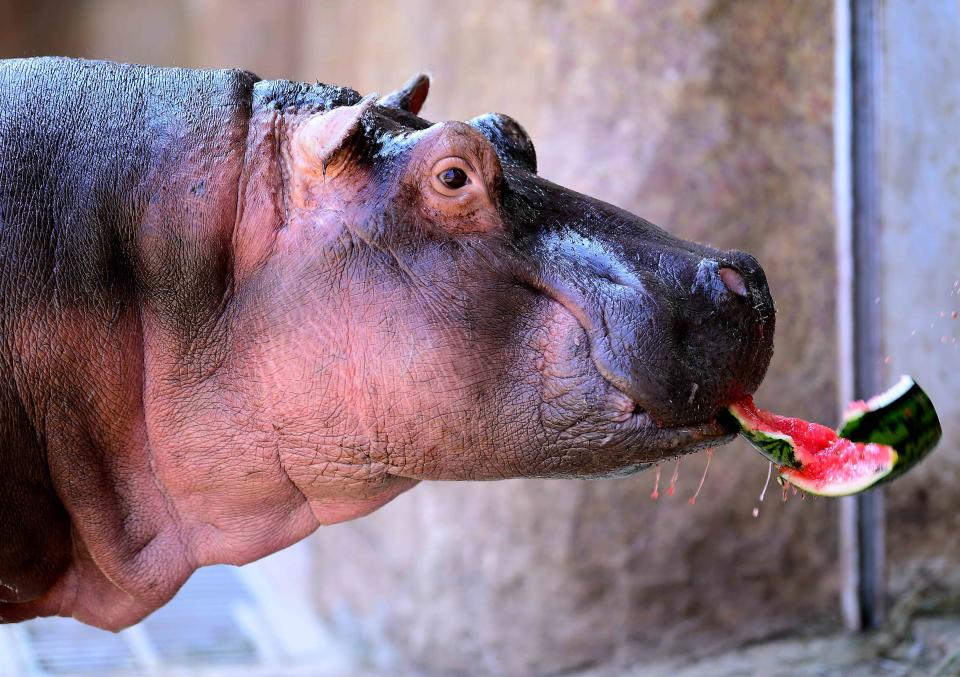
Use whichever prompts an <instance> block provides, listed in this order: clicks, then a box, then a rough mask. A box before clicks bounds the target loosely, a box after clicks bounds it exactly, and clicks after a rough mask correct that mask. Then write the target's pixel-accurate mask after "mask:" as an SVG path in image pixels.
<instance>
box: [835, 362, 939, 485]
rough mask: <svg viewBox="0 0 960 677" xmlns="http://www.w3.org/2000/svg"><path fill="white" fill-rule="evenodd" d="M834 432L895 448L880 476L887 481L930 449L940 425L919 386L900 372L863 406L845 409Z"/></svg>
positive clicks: (930, 404) (899, 474)
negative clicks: (891, 461) (893, 460)
mask: <svg viewBox="0 0 960 677" xmlns="http://www.w3.org/2000/svg"><path fill="white" fill-rule="evenodd" d="M837 434H838V435H839V436H840V437H844V438H846V439H848V440H851V441H852V442H873V443H875V444H885V445H887V446H890V447H893V448H894V449H896V451H897V459H898V460H897V463H896V465H895V466H894V468H893V470H892V471H891V472H890V473H889V474H887V475H886V476H884V477H883V480H882V481H883V482H889V481H890V480H893V479H896V478H897V477H900V476H901V475H903V474H904V473H905V472H907V471H908V470H910V468H912V467H914V466H915V465H916V464H917V463H919V462H920V461H921V460H922V459H923V458H925V457H926V456H927V454H929V453H930V452H931V451H933V449H934V448H935V447H936V446H937V443H938V442H939V441H940V438H941V437H942V436H943V429H942V427H941V426H940V418H939V417H938V416H937V410H936V409H935V408H934V406H933V402H931V401H930V397H929V396H928V395H927V394H926V393H925V392H924V390H923V388H921V387H920V386H919V385H917V383H916V382H915V381H914V380H913V379H912V378H910V377H909V376H901V377H900V380H899V381H898V382H897V383H896V385H894V386H893V387H892V388H890V389H889V390H887V391H885V392H883V393H881V394H879V395H877V396H876V397H872V398H870V400H868V401H867V403H866V409H865V410H864V409H862V408H861V409H859V410H852V411H850V412H848V413H847V414H846V416H844V420H843V422H842V423H841V424H840V427H839V428H838V430H837Z"/></svg>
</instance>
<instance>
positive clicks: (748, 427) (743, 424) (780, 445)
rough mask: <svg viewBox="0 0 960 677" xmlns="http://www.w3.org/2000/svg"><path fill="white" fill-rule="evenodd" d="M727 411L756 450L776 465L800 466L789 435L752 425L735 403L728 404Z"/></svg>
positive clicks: (794, 446)
mask: <svg viewBox="0 0 960 677" xmlns="http://www.w3.org/2000/svg"><path fill="white" fill-rule="evenodd" d="M727 411H728V412H729V413H730V414H731V416H732V418H733V419H734V420H735V422H736V424H737V426H738V427H739V429H740V434H741V435H742V436H743V437H745V438H746V439H747V440H748V441H749V442H750V444H752V445H753V447H754V448H755V449H756V450H757V451H759V452H760V453H761V454H763V456H765V457H766V458H767V459H769V460H770V461H772V462H773V463H775V464H776V465H778V466H784V467H787V468H799V467H800V461H798V460H797V457H796V455H795V454H794V449H795V448H796V446H797V444H796V442H795V441H794V439H793V438H792V437H791V436H790V435H787V434H786V433H780V432H776V431H775V430H762V429H759V428H755V427H753V426H754V423H753V421H752V420H751V419H750V417H748V416H747V414H746V413H745V412H744V411H743V410H742V409H741V408H740V407H739V406H738V405H736V404H732V405H730V407H729V408H728V409H727Z"/></svg>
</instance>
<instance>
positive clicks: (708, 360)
mask: <svg viewBox="0 0 960 677" xmlns="http://www.w3.org/2000/svg"><path fill="white" fill-rule="evenodd" d="M429 85H430V81H429V78H428V77H427V76H425V75H417V76H415V77H413V78H412V79H411V80H410V81H409V82H408V83H406V84H405V85H403V86H402V87H401V88H400V89H398V90H397V91H395V92H393V93H391V94H389V95H387V96H384V97H382V98H381V97H378V96H377V95H375V94H373V95H368V96H361V95H360V94H359V93H358V92H356V91H355V90H353V89H350V88H346V87H339V86H331V85H325V84H320V83H316V84H305V83H301V82H293V81H286V80H262V79H260V78H258V77H257V76H255V75H253V74H252V73H250V72H246V71H242V70H190V69H178V68H155V67H145V66H135V65H124V64H116V63H110V62H100V61H86V60H78V59H66V58H36V59H22V60H10V61H4V62H0V97H2V99H0V336H2V339H3V341H2V352H0V376H2V379H0V440H2V446H0V468H2V472H0V533H2V535H3V540H2V546H0V620H2V621H3V622H8V623H9V622H18V621H23V620H26V619H30V618H34V617H37V616H49V615H61V616H70V617H74V618H76V619H78V620H80V621H82V622H84V623H88V624H91V625H94V626H97V627H100V628H106V629H110V630H119V629H122V628H124V627H127V626H129V625H131V624H134V623H136V622H138V621H139V620H140V619H142V618H144V617H145V616H146V615H148V614H149V613H151V612H152V611H154V610H156V609H158V608H159V607H161V606H162V605H164V604H165V603H166V602H167V601H168V600H170V598H171V597H172V596H173V595H174V594H175V593H176V592H177V590H178V589H179V588H180V587H181V585H183V583H184V582H185V581H186V580H187V579H188V577H189V576H190V575H191V574H192V572H193V571H195V570H196V569H197V568H198V567H201V566H205V565H210V564H216V563H226V564H233V565H241V564H244V563H248V562H251V561H253V560H256V559H258V558H261V557H264V556H266V555H268V554H270V553H273V552H275V551H277V550H280V549H282V548H284V547H287V546H289V545H291V544H292V543H294V542H296V541H298V540H300V539H302V538H304V537H306V536H307V535H309V534H310V533H312V532H313V531H314V530H316V529H317V528H318V526H320V525H328V524H333V523H337V522H342V521H344V520H350V519H354V518H358V517H361V516H363V515H366V514H368V513H370V512H371V511H373V510H376V509H377V508H379V507H380V506H382V505H384V504H385V503H387V502H388V501H390V500H391V499H393V498H395V497H396V496H397V495H399V494H400V493H402V492H404V491H407V490H408V489H410V488H412V487H413V486H415V485H416V484H417V483H419V482H421V481H423V480H494V479H501V478H515V477H550V478H599V477H611V476H622V475H625V474H629V473H635V472H638V471H641V470H643V469H645V468H647V467H649V466H650V465H651V464H654V463H657V462H658V461H661V460H663V459H665V458H668V457H672V456H678V455H680V454H685V453H689V452H694V451H697V450H700V449H703V448H705V447H708V446H709V447H714V446H717V445H720V444H723V443H725V442H728V441H729V440H730V439H732V437H733V436H734V435H733V431H731V430H730V429H729V427H728V426H727V425H726V424H725V423H724V422H723V420H722V418H721V420H718V419H717V418H716V416H715V415H716V414H717V413H718V411H720V410H722V409H723V408H724V407H725V406H726V405H727V404H728V403H730V402H731V401H733V400H735V399H736V398H740V397H743V396H745V395H747V394H750V393H752V392H753V391H754V390H755V389H756V388H757V387H758V385H759V384H760V382H761V380H762V378H763V376H764V374H765V372H766V369H767V366H768V363H769V361H770V357H771V355H772V351H773V333H774V317H775V314H774V307H773V301H772V299H771V296H770V292H769V289H768V286H767V282H766V279H765V276H764V273H763V270H762V269H761V267H760V265H759V264H758V263H757V261H756V260H755V259H754V258H753V257H751V256H750V255H748V254H746V253H742V252H738V251H722V250H718V249H715V248H711V247H708V246H704V245H700V244H695V243H692V242H687V241H684V240H681V239H678V238H677V237H674V236H672V235H670V234H668V233H667V232H665V231H664V230H661V229H660V228H658V227H657V226H655V225H653V224H651V223H649V222H648V221H645V220H644V219H642V218H639V217H637V216H634V215H633V214H630V213H628V212H626V211H624V210H622V209H619V208H617V207H614V206H612V205H609V204H606V203H604V202H601V201H599V200H596V199H593V198H591V197H588V196H586V195H582V194H579V193H576V192H574V191H572V190H568V189H565V188H563V187H561V186H558V185H555V184H553V183H551V182H550V181H547V180H545V179H543V178H541V177H540V176H539V175H538V173H537V156H536V151H535V149H534V145H533V142H532V141H531V139H530V137H529V136H528V135H527V133H526V132H525V131H524V129H523V127H521V125H520V124H519V123H518V122H516V121H514V120H513V119H511V118H510V117H508V116H507V115H502V114H487V115H481V116H479V117H476V118H473V119H471V120H468V121H466V122H460V121H445V122H439V123H432V122H429V121H427V120H425V119H423V118H421V117H420V116H419V112H420V109H421V106H422V105H423V103H424V100H425V98H426V96H427V92H428V89H429ZM588 170H589V168H585V171H588Z"/></svg>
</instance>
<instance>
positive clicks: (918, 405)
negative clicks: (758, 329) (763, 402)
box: [728, 376, 942, 496]
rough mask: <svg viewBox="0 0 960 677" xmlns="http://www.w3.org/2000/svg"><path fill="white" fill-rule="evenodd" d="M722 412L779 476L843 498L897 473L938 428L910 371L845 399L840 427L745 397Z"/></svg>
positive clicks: (932, 441)
mask: <svg viewBox="0 0 960 677" xmlns="http://www.w3.org/2000/svg"><path fill="white" fill-rule="evenodd" d="M728 411H729V413H730V414H731V415H732V418H733V419H734V421H735V423H736V425H737V426H738V428H739V430H740V434H741V435H742V436H743V437H745V438H746V439H747V440H748V441H749V442H750V443H751V444H752V445H753V446H754V447H756V449H757V450H758V451H759V452H760V453H761V454H763V455H764V456H765V457H767V458H768V459H770V461H771V462H773V463H775V464H776V465H777V467H778V474H779V476H780V479H781V481H786V482H789V483H790V484H793V485H794V486H796V487H797V488H798V489H802V490H804V491H806V492H809V493H811V494H818V495H821V496H847V495H849V494H855V493H858V492H861V491H865V490H866V489H869V488H870V487H872V486H874V485H876V484H878V483H881V482H888V481H890V480H891V479H893V478H895V477H899V476H900V475H902V474H903V473H905V472H906V471H907V470H909V469H910V468H912V467H913V466H914V465H916V464H917V463H918V462H919V461H920V460H921V459H922V458H923V457H924V456H926V455H927V454H928V453H930V451H932V450H933V448H934V447H935V446H936V445H937V442H939V441H940V436H941V434H942V430H941V428H940V421H939V419H938V418H937V412H936V409H934V407H933V403H932V402H931V401H930V398H929V397H928V396H927V394H926V393H925V392H924V391H923V390H922V389H921V388H920V386H918V385H917V384H916V383H914V381H913V379H911V378H910V377H909V376H904V377H902V378H901V379H900V381H899V382H898V383H897V384H896V385H895V386H893V387H892V388H890V389H889V390H887V391H886V392H884V393H882V394H880V395H877V396H876V397H873V398H871V399H870V400H869V401H867V402H862V401H861V402H854V403H852V404H851V405H849V406H848V407H847V411H846V413H845V414H844V417H843V422H842V423H841V424H840V428H839V432H834V431H833V430H831V429H830V428H828V427H826V426H824V425H820V424H818V423H809V422H807V421H804V420H801V419H798V418H787V417H786V416H778V415H777V414H774V413H771V412H769V411H764V410H763V409H759V408H758V407H757V406H756V405H755V404H754V403H753V398H751V397H746V398H744V399H742V400H740V401H738V402H735V403H733V404H732V405H730V407H729V408H728Z"/></svg>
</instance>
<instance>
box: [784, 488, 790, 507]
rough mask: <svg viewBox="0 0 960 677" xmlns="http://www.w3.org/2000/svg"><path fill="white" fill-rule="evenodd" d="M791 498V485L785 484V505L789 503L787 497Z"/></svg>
mask: <svg viewBox="0 0 960 677" xmlns="http://www.w3.org/2000/svg"><path fill="white" fill-rule="evenodd" d="M789 496H790V485H789V484H784V485H783V502H784V503H786V502H787V497H789Z"/></svg>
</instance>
